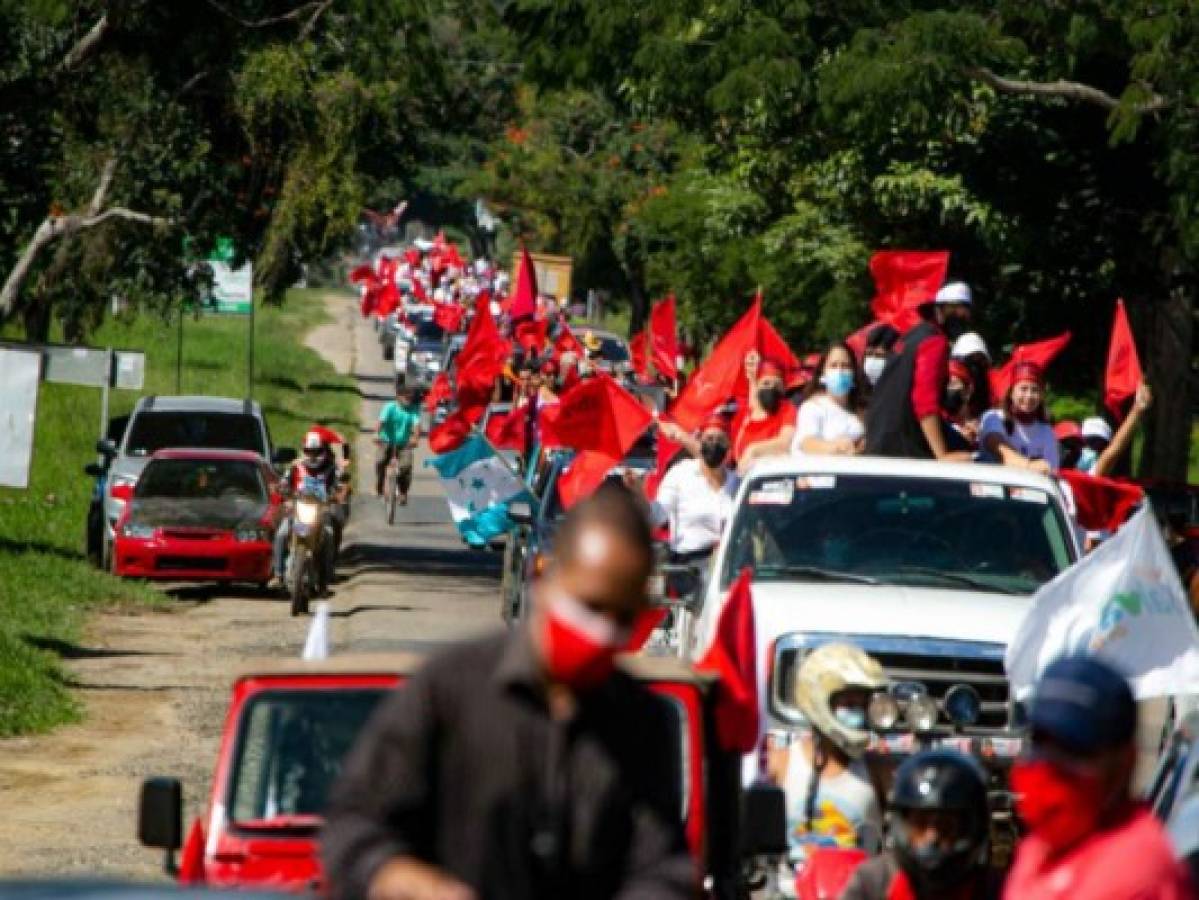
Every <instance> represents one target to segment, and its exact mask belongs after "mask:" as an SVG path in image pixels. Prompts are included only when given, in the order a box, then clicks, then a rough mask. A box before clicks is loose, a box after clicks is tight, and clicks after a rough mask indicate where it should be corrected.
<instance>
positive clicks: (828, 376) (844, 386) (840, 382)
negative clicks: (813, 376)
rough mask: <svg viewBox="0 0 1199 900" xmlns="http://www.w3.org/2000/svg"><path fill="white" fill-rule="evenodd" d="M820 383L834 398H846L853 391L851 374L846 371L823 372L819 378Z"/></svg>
mask: <svg viewBox="0 0 1199 900" xmlns="http://www.w3.org/2000/svg"><path fill="white" fill-rule="evenodd" d="M820 383H821V384H823V385H824V389H825V390H826V391H828V392H829V393H830V394H832V395H833V396H834V397H846V396H848V395H849V392H850V391H851V390H853V372H850V371H849V370H848V369H836V370H835V371H832V372H825V373H824V374H823V375H821V376H820Z"/></svg>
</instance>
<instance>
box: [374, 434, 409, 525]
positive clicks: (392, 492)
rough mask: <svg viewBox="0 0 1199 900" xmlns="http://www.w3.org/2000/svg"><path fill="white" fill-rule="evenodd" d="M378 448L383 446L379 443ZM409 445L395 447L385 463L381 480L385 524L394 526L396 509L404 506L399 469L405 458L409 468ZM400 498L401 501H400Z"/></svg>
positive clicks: (404, 495)
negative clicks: (384, 470)
mask: <svg viewBox="0 0 1199 900" xmlns="http://www.w3.org/2000/svg"><path fill="white" fill-rule="evenodd" d="M380 446H385V445H383V444H382V442H380ZM411 446H412V445H411V444H405V445H404V446H403V447H395V448H394V453H392V455H391V459H389V460H388V461H387V470H386V473H385V474H384V480H383V503H384V504H385V505H386V507H387V524H388V525H394V524H395V516H396V507H397V506H406V505H407V503H408V497H407V495H406V494H405V493H404V491H403V490H401V485H400V467H401V465H402V464H403V463H404V459H405V458H406V457H407V458H408V460H409V462H408V465H409V467H411V453H412V450H411ZM401 498H402V499H401Z"/></svg>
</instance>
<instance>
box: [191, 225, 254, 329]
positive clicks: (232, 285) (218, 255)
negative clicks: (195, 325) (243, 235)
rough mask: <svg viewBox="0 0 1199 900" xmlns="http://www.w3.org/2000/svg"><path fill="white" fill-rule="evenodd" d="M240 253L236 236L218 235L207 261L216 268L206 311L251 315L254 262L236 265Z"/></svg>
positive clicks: (213, 269) (212, 268) (213, 268)
mask: <svg viewBox="0 0 1199 900" xmlns="http://www.w3.org/2000/svg"><path fill="white" fill-rule="evenodd" d="M236 256H237V252H236V248H235V247H234V246H233V239H232V238H229V237H218V238H217V239H216V245H215V246H214V247H213V249H212V252H211V253H210V254H209V256H208V259H207V260H205V261H204V264H205V265H207V266H208V268H209V270H210V271H211V272H212V292H211V293H210V294H209V295H208V297H207V298H206V299H205V302H204V304H203V308H204V310H205V311H206V312H213V313H218V314H222V315H239V316H248V315H249V314H250V312H251V310H252V309H253V302H254V266H253V264H252V263H250V262H249V261H248V260H247V261H246V263H245V265H243V266H242V267H241V268H240V269H235V268H233V260H234V258H235V257H236Z"/></svg>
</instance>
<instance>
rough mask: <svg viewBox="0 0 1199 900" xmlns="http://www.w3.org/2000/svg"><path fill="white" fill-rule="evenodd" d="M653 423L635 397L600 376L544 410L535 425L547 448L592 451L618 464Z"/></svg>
mask: <svg viewBox="0 0 1199 900" xmlns="http://www.w3.org/2000/svg"><path fill="white" fill-rule="evenodd" d="M653 420H654V417H653V415H652V414H651V413H650V412H649V410H647V409H646V408H645V407H644V406H642V405H641V402H640V401H639V400H637V398H636V397H634V396H633V395H632V394H630V393H629V392H628V391H626V390H625V389H624V388H622V387H621V386H620V385H619V384H617V383H616V382H615V381H613V380H612V379H611V377H609V376H608V375H604V374H600V375H597V376H596V377H594V378H588V379H587V380H586V381H581V382H579V383H578V384H577V385H575V386H574V387H573V388H571V389H570V390H569V391H566V392H565V393H564V394H562V396H561V397H560V398H559V401H558V402H557V403H556V404H554V405H553V406H547V407H545V408H543V409H542V411H541V415H540V419H539V422H538V424H539V425H540V426H541V440H542V443H544V444H545V445H546V446H548V447H570V448H572V449H575V450H593V451H595V452H597V453H601V454H603V455H605V456H608V457H611V458H613V459H614V460H616V461H617V462H619V461H620V460H621V459H623V458H624V455H625V454H626V453H628V452H629V448H630V447H632V446H633V442H634V441H636V440H637V438H639V437H640V436H641V433H642V432H643V431H645V429H647V428H648V427H649V426H650V423H651V422H653ZM613 465H615V462H614V463H613Z"/></svg>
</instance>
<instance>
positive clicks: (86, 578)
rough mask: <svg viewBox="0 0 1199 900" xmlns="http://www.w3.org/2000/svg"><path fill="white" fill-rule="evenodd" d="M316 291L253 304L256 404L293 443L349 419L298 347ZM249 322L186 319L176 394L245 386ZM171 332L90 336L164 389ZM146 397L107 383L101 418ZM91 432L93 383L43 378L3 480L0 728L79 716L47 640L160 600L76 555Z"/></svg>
mask: <svg viewBox="0 0 1199 900" xmlns="http://www.w3.org/2000/svg"><path fill="white" fill-rule="evenodd" d="M324 293H325V292H324V291H315V290H309V291H305V290H296V291H292V292H291V293H290V295H289V296H288V299H287V303H286V304H285V305H284V306H283V307H282V308H281V309H274V308H261V307H260V308H259V310H258V312H257V314H256V316H255V320H256V321H255V341H254V347H255V366H254V368H255V377H254V399H255V400H257V401H258V402H259V403H260V404H262V408H263V410H264V412H265V413H266V417H267V423H268V425H269V427H270V430H271V437H272V440H273V441H274V442H275V444H276V446H292V447H295V446H297V445H298V443H299V440H300V438H301V436H302V435H303V432H304V430H305V429H306V428H307V426H308V425H309V424H311V423H312V422H314V421H319V422H322V423H324V424H327V425H330V426H331V427H334V428H338V429H340V430H343V432H347V433H349V434H352V433H353V432H354V431H355V430H356V429H357V426H358V417H357V408H358V394H357V389H356V386H355V385H354V382H353V379H352V378H350V377H347V376H341V375H338V374H337V373H336V371H335V370H334V369H333V367H332V366H330V365H329V364H328V363H326V362H325V361H324V360H323V359H321V358H320V357H319V356H318V355H317V354H316V353H314V352H313V351H311V350H309V349H307V348H306V347H305V346H304V344H303V339H304V335H305V334H306V333H307V332H308V331H309V330H310V329H311V328H312V327H314V326H316V325H319V324H321V323H322V322H324V321H326V319H327V316H326V314H325V311H324V306H323V304H322V303H321V299H320V298H321V296H322V295H323V294H324ZM247 324H248V323H247V320H246V319H245V318H234V317H228V318H214V317H208V318H204V319H201V320H198V321H197V320H195V319H193V318H191V317H190V316H189V317H188V318H187V319H186V321H185V323H184V354H183V369H182V376H183V377H182V385H181V387H182V392H183V393H193V394H214V395H220V396H229V397H242V396H244V395H245V390H246V346H247V335H248V329H247ZM177 327H178V325H177V322H175V323H169V324H168V323H164V322H163V321H162V320H161V319H159V318H156V317H154V316H138V317H133V318H123V319H117V320H111V321H108V322H106V323H105V324H104V325H103V326H102V327H101V328H100V329H99V330H98V331H97V332H96V333H95V334H94V335H92V336H91V338H90V339H89V343H90V344H92V345H93V346H113V347H119V348H123V349H142V350H144V351H145V352H146V386H145V390H144V393H153V394H173V393H175V392H176V391H175V358H176V347H177V342H176V336H177V331H176V329H177ZM8 336H9V337H12V336H13V335H11V334H10V335H8ZM141 393H142V392H137V393H134V392H128V391H113V392H112V395H111V403H110V413H111V414H112V415H118V414H121V413H125V412H128V411H129V410H131V409H132V408H133V405H134V403H135V402H136V401H137V398H138V396H140V394H141ZM99 430H100V391H99V389H96V388H86V387H73V386H68V385H55V384H43V385H42V386H41V389H40V391H39V394H38V420H37V431H36V433H35V436H34V463H33V472H32V477H31V480H30V487H29V489H28V490H25V491H17V490H10V489H5V488H0V735H14V734H24V733H30V732H38V731H45V730H47V729H49V728H52V727H54V726H56V725H59V724H62V723H64V722H68V721H72V720H74V719H76V718H77V717H78V716H79V713H80V707H79V704H78V703H77V702H76V700H75V698H74V697H73V696H72V694H71V692H70V690H69V684H68V680H67V678H66V676H65V673H64V672H63V670H62V667H61V664H60V656H59V653H58V652H56V651H55V648H59V649H61V648H63V646H64V645H69V644H74V643H76V642H78V641H79V640H80V639H81V636H82V632H83V627H84V624H85V622H86V618H87V614H88V612H90V611H93V610H100V609H120V608H122V607H134V606H146V605H149V606H163V605H165V604H166V602H167V600H166V598H165V597H164V595H163V594H161V593H160V592H159V591H157V590H155V589H153V588H151V587H148V586H147V585H145V584H142V583H139V582H133V581H123V580H121V579H117V578H114V577H112V576H110V575H107V574H104V573H102V572H98V571H97V570H95V569H94V568H92V567H91V566H90V565H89V564H88V562H87V560H86V559H85V558H84V521H85V516H86V512H87V506H88V500H89V498H90V495H91V479H90V478H88V477H87V476H85V475H84V474H83V472H82V468H83V466H84V465H86V464H87V463H89V462H92V461H94V460H95V452H94V447H95V443H96V439H97V437H98V436H99Z"/></svg>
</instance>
